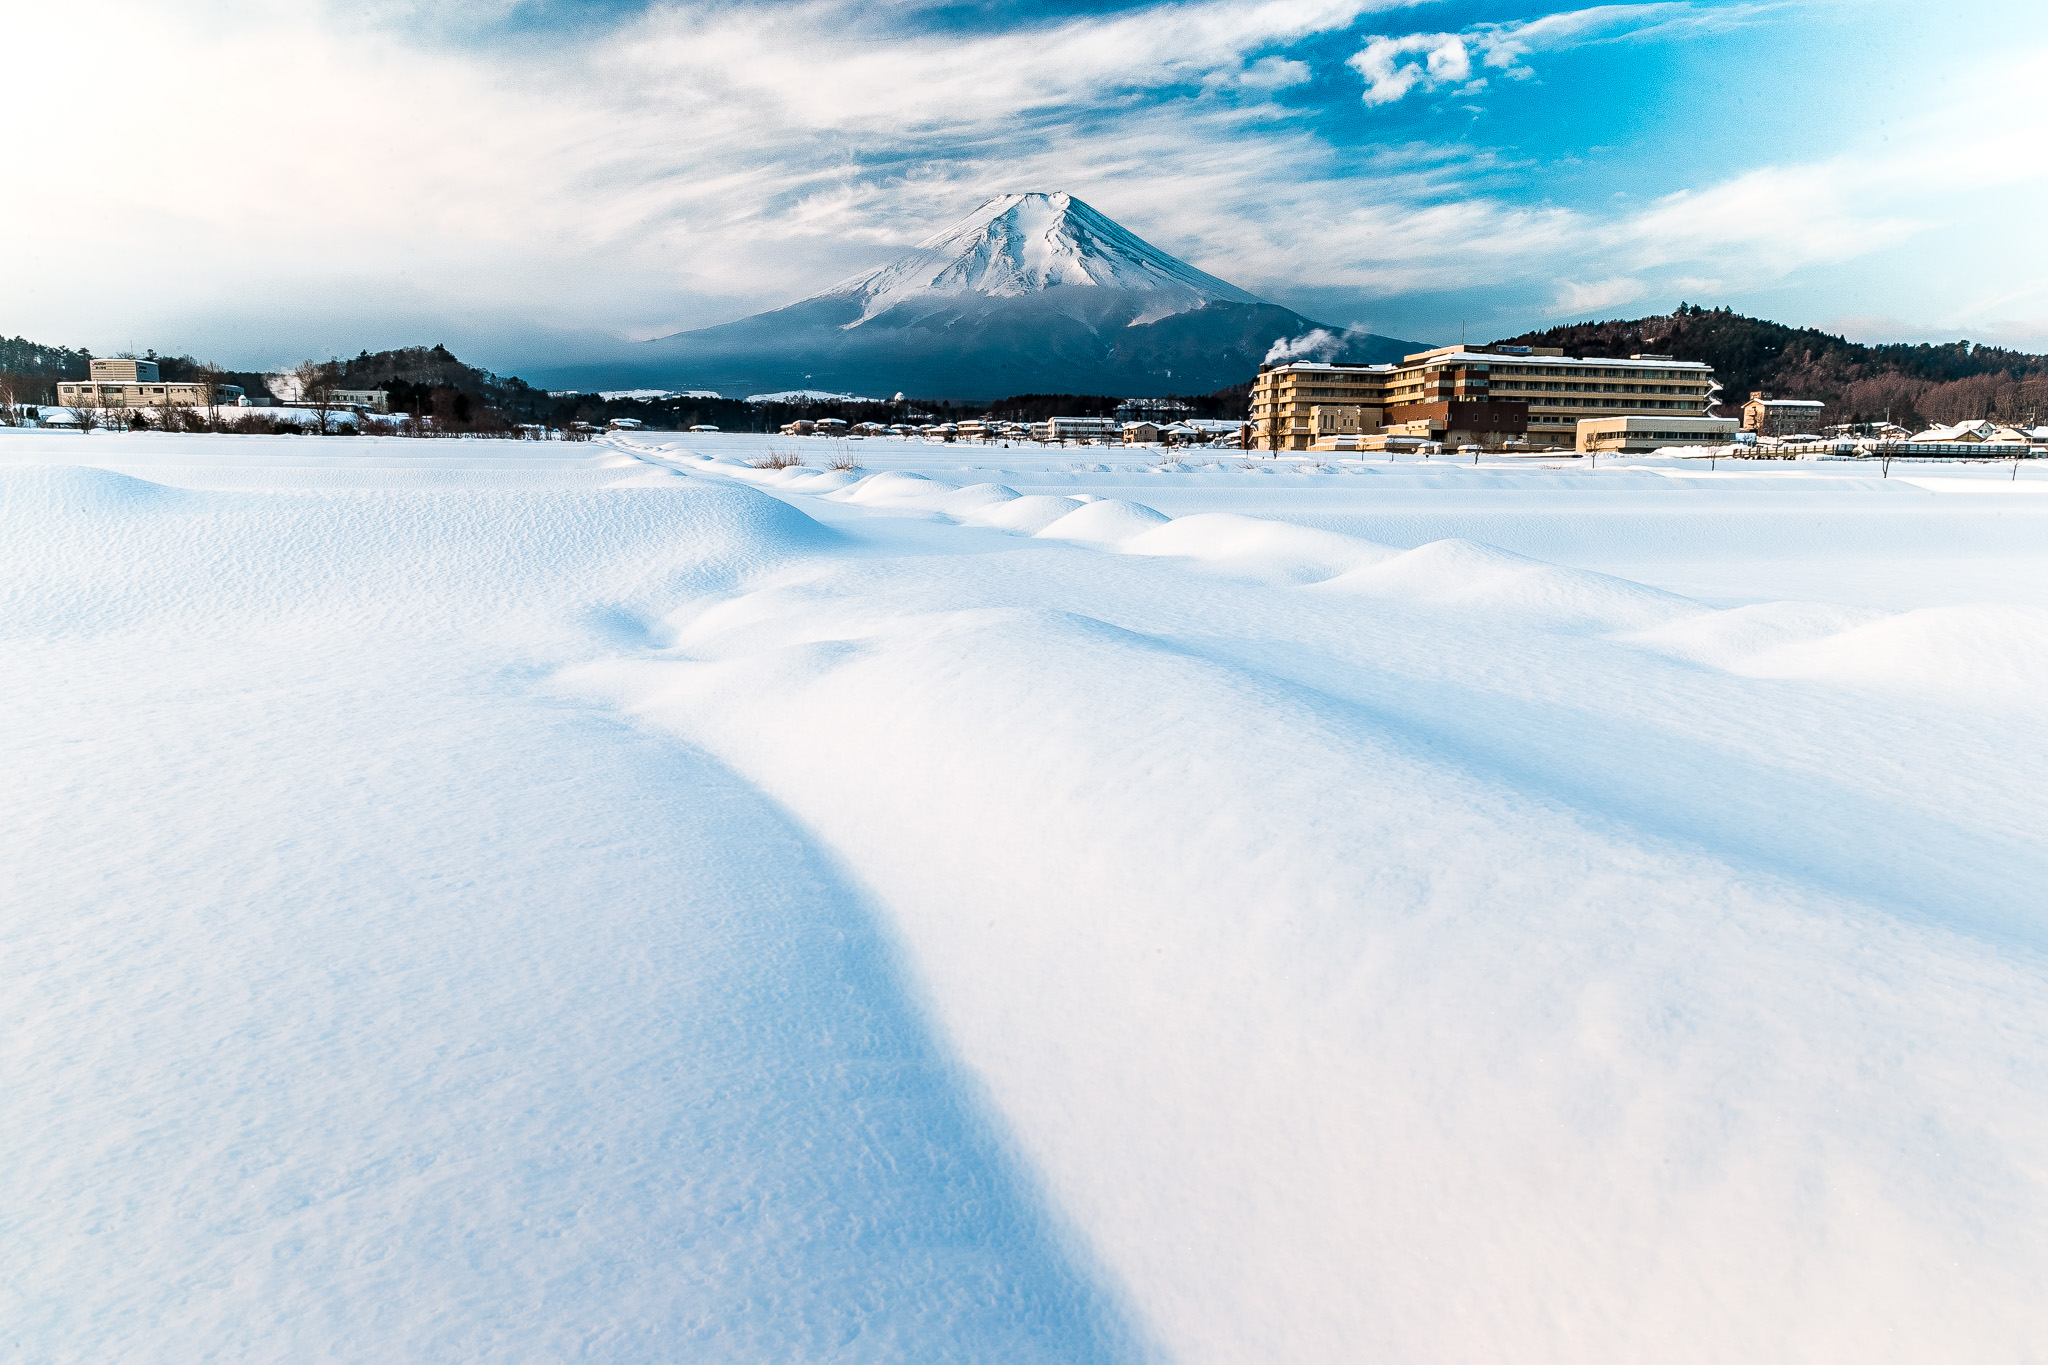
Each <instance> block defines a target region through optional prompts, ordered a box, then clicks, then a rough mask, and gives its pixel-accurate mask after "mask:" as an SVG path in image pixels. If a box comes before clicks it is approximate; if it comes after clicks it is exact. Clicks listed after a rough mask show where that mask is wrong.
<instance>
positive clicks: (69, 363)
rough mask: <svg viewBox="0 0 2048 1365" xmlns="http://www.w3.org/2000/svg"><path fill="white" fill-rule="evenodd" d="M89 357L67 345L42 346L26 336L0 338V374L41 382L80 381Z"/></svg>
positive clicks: (83, 375) (83, 376)
mask: <svg viewBox="0 0 2048 1365" xmlns="http://www.w3.org/2000/svg"><path fill="white" fill-rule="evenodd" d="M91 358H92V357H91V355H90V354H88V353H87V352H85V351H74V350H72V349H71V348H70V347H68V346H44V345H42V344H40V343H39V342H34V341H30V340H29V339H28V338H27V337H0V371H5V372H7V373H8V374H18V375H33V376H35V377H37V378H42V379H83V378H85V367H86V362H87V361H88V360H90V359H91Z"/></svg>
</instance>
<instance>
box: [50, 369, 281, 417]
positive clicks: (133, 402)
mask: <svg viewBox="0 0 2048 1365" xmlns="http://www.w3.org/2000/svg"><path fill="white" fill-rule="evenodd" d="M88 372H89V373H90V375H91V378H89V379H84V380H67V381H65V382H63V383H60V384H58V385H57V403H58V405H59V406H61V407H67V408H171V407H198V406H200V405H202V404H205V403H236V402H239V401H240V400H241V397H242V391H241V390H240V389H239V388H236V387H235V386H234V385H232V384H218V385H214V386H213V387H212V389H211V390H210V391H209V389H208V386H207V385H205V384H195V383H175V382H174V383H169V384H166V383H164V382H163V381H162V380H161V379H159V378H158V372H157V366H156V362H155V361H153V360H126V359H113V360H98V359H95V360H93V361H92V362H91V365H90V368H89V371H88Z"/></svg>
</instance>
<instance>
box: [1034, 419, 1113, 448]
mask: <svg viewBox="0 0 2048 1365" xmlns="http://www.w3.org/2000/svg"><path fill="white" fill-rule="evenodd" d="M1031 439H1032V440H1034V441H1048V442H1053V443H1055V444H1057V443H1059V442H1063V441H1103V442H1112V441H1122V440H1123V428H1122V426H1121V425H1120V424H1119V423H1118V422H1117V420H1116V419H1115V418H1114V417H1048V418H1047V419H1046V420H1045V421H1043V422H1033V423H1032V424H1031Z"/></svg>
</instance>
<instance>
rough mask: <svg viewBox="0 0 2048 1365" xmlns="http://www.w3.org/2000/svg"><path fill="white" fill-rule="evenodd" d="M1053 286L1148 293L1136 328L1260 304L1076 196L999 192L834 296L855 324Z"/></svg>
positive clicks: (1139, 308)
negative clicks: (857, 306)
mask: <svg viewBox="0 0 2048 1365" xmlns="http://www.w3.org/2000/svg"><path fill="white" fill-rule="evenodd" d="M1055 290H1115V291H1122V292H1124V293H1127V294H1140V295H1144V296H1146V297H1144V298H1143V299H1141V300H1137V301H1136V304H1137V306H1136V307H1135V308H1133V309H1132V310H1131V311H1132V312H1133V314H1134V316H1133V317H1132V318H1131V319H1129V321H1132V322H1149V321H1154V320H1157V319H1159V318H1163V317H1170V316H1172V315H1174V314H1176V313H1184V312H1187V311H1190V310H1191V309H1195V308H1200V307H1202V306H1204V305H1205V304H1208V303H1214V302H1227V303H1251V304H1256V303H1260V302H1262V300H1260V299H1259V298H1258V297H1256V296H1255V295H1252V294H1249V293H1247V292H1245V291H1244V290H1242V289H1239V288H1238V287H1237V286H1235V285H1233V284H1228V283H1225V282H1224V281H1222V280H1219V279H1217V278H1216V277H1215V276H1213V275H1208V274H1204V273H1203V272H1202V271H1199V270H1197V269H1195V268H1194V267H1193V266H1191V265H1189V264H1188V263H1187V262H1185V261H1183V260H1180V259H1179V258H1177V257H1175V256H1173V255H1170V254H1169V253H1167V252H1164V251H1161V250H1160V249H1159V248H1158V247H1156V246H1153V245H1152V244H1151V243H1150V242H1147V241H1145V240H1144V239H1143V238H1141V237H1139V236H1138V235H1137V234H1136V233H1133V232H1131V231H1129V230H1128V229H1126V228H1124V227H1122V226H1120V225H1119V224H1117V223H1116V222H1115V221H1113V220H1112V219H1110V218H1108V217H1106V216H1105V215H1103V214H1101V213H1099V212H1097V211H1096V210H1095V209H1093V208H1090V207H1089V206H1088V205H1087V204H1085V203H1083V202H1081V201H1080V200H1079V199H1076V198H1074V197H1073V196H1072V195H1070V194H1005V195H999V196H997V197H996V198H994V199H991V200H989V201H988V202H987V203H986V204H983V205H982V206H981V207H980V208H978V209H976V210H975V211H974V212H973V213H971V214H969V215H968V216H967V217H966V218H964V219H962V220H961V221H960V222H959V223H956V224H955V225H954V226H952V227H950V228H947V229H946V230H945V231H943V232H940V233H938V234H936V235H934V236H932V237H930V238H927V239H926V240H925V241H924V242H922V243H920V244H919V245H918V247H917V249H916V250H914V251H912V252H910V253H909V254H908V255H906V256H904V257H902V258H901V259H900V260H897V261H893V262H891V263H890V264H888V265H886V266H883V267H882V268H881V269H879V270H876V271H874V272H872V273H870V274H868V275H864V276H861V277H859V278H857V279H854V280H850V281H848V282H847V283H846V284H844V285H841V286H840V287H839V288H838V289H835V290H833V291H831V292H832V293H833V294H838V295H842V296H848V295H850V296H853V297H856V298H858V299H859V300H860V303H861V314H860V317H859V318H858V319H856V320H855V321H854V322H852V323H849V324H846V325H847V326H849V327H858V326H860V325H861V324H862V323H864V322H867V321H868V320H870V319H871V318H875V317H878V316H880V315H881V314H883V313H886V312H888V311H890V310H891V309H893V308H896V307H898V306H901V305H904V304H911V305H917V304H921V303H927V302H931V303H937V302H940V301H954V302H957V301H958V298H959V296H961V295H981V296H984V297H994V298H1018V297H1023V296H1027V295H1032V294H1046V293H1050V292H1052V291H1055ZM1094 297H1097V298H1099V296H1094ZM1082 301H1083V300H1082V298H1081V297H1080V296H1076V297H1075V298H1074V302H1076V303H1077V304H1078V303H1081V302H1082Z"/></svg>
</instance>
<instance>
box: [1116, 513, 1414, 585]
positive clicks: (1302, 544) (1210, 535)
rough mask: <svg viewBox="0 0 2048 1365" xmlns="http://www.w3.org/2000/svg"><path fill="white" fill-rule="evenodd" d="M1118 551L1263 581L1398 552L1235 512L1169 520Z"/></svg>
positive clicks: (1331, 570)
mask: <svg viewBox="0 0 2048 1365" xmlns="http://www.w3.org/2000/svg"><path fill="white" fill-rule="evenodd" d="M1124 549H1125V551H1126V552H1127V553H1130V554H1136V555H1172V556H1176V557H1179V558H1185V559H1199V560H1203V561H1205V562H1208V563H1212V564H1217V565H1221V566H1227V567H1228V568H1230V569H1231V570H1232V571H1233V572H1239V573H1246V574H1249V575H1251V576H1254V577H1257V578H1259V579H1261V580H1263V581H1265V582H1269V583H1320V582H1322V581H1323V580H1324V579H1328V578H1335V577H1336V576H1337V575H1339V574H1342V573H1349V572H1350V571H1351V570H1353V569H1359V568H1364V567H1366V566H1367V565H1371V564H1380V563H1384V562H1385V561H1387V560H1389V559H1392V558H1394V557H1395V556H1396V555H1398V554H1400V553H1401V552H1400V551H1399V550H1396V549H1394V548H1392V547H1391V546H1387V545H1381V544H1379V543H1377V542H1375V541H1370V540H1361V539H1359V538H1358V537H1357V536H1347V535H1344V534H1342V533H1340V532H1337V531H1322V530H1317V529H1316V528H1314V527H1310V526H1297V525H1295V524H1294V523H1292V522H1287V521H1269V520H1267V519H1266V518H1263V517H1248V516H1245V515H1243V514H1242V513H1238V512H1197V513H1195V514H1194V515H1193V516H1186V517H1175V518H1174V519H1173V520H1172V521H1169V522H1167V523H1166V524H1165V525H1164V526H1158V527H1154V528H1153V529H1152V530H1149V531H1146V532H1144V533H1142V534H1140V535H1138V536H1136V537H1134V538H1133V539H1131V540H1130V541H1128V542H1126V543H1125V545H1124Z"/></svg>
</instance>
